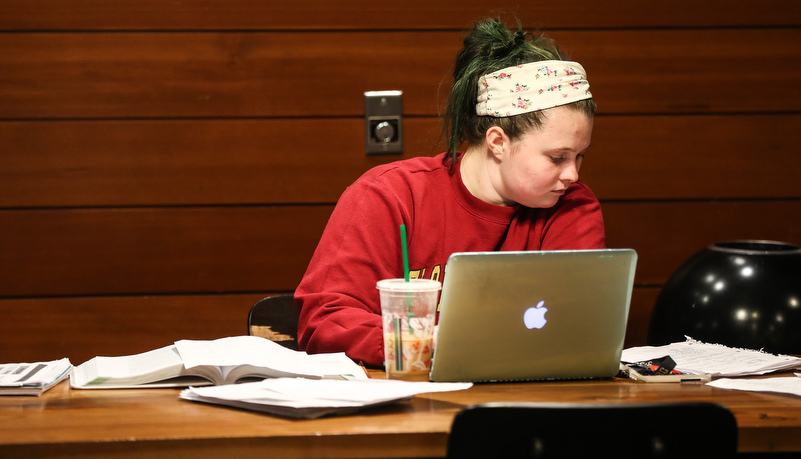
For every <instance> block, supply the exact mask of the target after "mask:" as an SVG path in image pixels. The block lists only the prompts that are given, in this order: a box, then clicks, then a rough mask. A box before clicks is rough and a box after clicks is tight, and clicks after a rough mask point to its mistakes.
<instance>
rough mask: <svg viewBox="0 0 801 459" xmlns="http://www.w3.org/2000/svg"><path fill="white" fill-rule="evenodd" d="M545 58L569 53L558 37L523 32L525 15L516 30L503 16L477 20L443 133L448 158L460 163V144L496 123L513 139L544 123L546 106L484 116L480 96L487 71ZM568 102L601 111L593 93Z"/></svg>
mask: <svg viewBox="0 0 801 459" xmlns="http://www.w3.org/2000/svg"><path fill="white" fill-rule="evenodd" d="M545 60H560V61H566V60H569V59H568V58H567V57H566V56H565V55H564V54H563V53H562V51H561V50H560V49H559V46H558V45H557V43H556V42H555V41H554V40H553V39H550V38H547V37H545V36H543V35H542V34H539V35H536V36H535V35H533V34H531V33H527V32H523V31H522V27H521V25H520V22H519V21H518V30H517V31H516V32H512V31H511V30H510V29H509V28H508V27H506V25H504V23H503V22H501V20H500V19H487V20H485V21H482V22H478V23H476V24H475V26H474V27H473V29H472V30H471V31H470V33H469V34H468V36H467V37H466V38H465V39H464V47H463V48H462V50H461V51H459V54H458V55H457V56H456V67H455V68H454V71H453V87H452V88H451V92H450V95H449V96H448V104H447V106H446V109H445V118H444V125H443V134H444V135H445V138H446V140H447V146H448V155H446V158H450V159H451V167H453V166H454V165H455V164H456V160H457V156H458V155H457V150H458V148H459V145H461V144H462V142H465V141H466V142H467V143H468V145H472V144H475V143H478V142H481V141H483V139H484V136H485V135H486V132H487V130H488V129H489V128H491V127H493V126H499V127H500V128H501V129H503V131H504V132H505V133H506V135H508V136H509V138H510V139H512V140H516V139H518V138H520V137H521V136H522V135H523V134H525V133H526V132H528V130H530V129H539V128H540V127H542V125H543V123H544V121H545V116H544V115H543V112H542V111H535V112H528V113H523V114H520V115H515V116H509V117H504V118H495V117H491V116H478V115H477V114H476V99H477V97H478V79H479V78H480V77H481V76H483V75H486V74H488V73H492V72H496V71H498V70H501V69H504V68H507V67H512V66H515V65H521V64H527V63H529V62H537V61H545ZM564 106H565V107H568V108H571V109H574V110H578V111H581V112H583V113H585V114H586V115H587V116H589V117H592V116H594V115H595V102H593V100H592V99H584V100H580V101H577V102H573V103H571V104H567V105H564Z"/></svg>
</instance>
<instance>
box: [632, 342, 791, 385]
mask: <svg viewBox="0 0 801 459" xmlns="http://www.w3.org/2000/svg"><path fill="white" fill-rule="evenodd" d="M666 355H669V356H670V357H671V358H672V359H673V360H674V361H675V362H676V369H677V370H679V371H681V372H683V373H693V374H703V373H709V374H713V375H717V376H744V375H759V374H765V373H770V372H773V371H779V370H786V369H791V368H797V367H799V366H801V358H798V357H792V356H787V355H773V354H768V353H765V352H760V351H756V350H750V349H738V348H731V347H727V346H722V345H719V344H708V343H702V342H700V341H696V340H694V339H692V338H688V339H687V341H684V342H679V343H672V344H668V345H665V346H641V347H633V348H629V349H624V350H623V353H622V355H621V357H620V359H621V360H622V361H623V362H640V361H645V360H650V359H655V358H659V357H664V356H666Z"/></svg>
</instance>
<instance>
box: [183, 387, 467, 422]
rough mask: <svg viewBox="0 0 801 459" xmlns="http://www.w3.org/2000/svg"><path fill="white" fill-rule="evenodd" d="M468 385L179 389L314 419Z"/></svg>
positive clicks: (204, 398)
mask: <svg viewBox="0 0 801 459" xmlns="http://www.w3.org/2000/svg"><path fill="white" fill-rule="evenodd" d="M472 385H473V384H472V383H435V382H428V381H399V380H391V379H364V380H351V381H345V380H326V379H320V380H312V379H297V378H274V379H265V380H262V381H259V382H251V383H243V384H237V385H235V386H218V387H197V388H195V387H192V388H189V389H185V390H183V391H182V392H181V394H180V395H179V398H181V399H183V400H190V401H194V402H202V403H209V404H213V405H223V406H228V407H233V408H240V409H246V410H251V411H257V412H261V413H268V414H272V415H277V416H283V417H288V418H296V419H314V418H319V417H322V416H330V415H344V414H350V413H353V412H355V411H357V410H361V409H364V408H368V407H375V406H380V405H386V404H389V403H395V402H403V401H408V400H409V399H411V398H412V397H414V396H415V395H418V394H422V393H430V392H446V391H456V390H464V389H468V388H470V387H472Z"/></svg>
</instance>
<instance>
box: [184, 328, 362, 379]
mask: <svg viewBox="0 0 801 459" xmlns="http://www.w3.org/2000/svg"><path fill="white" fill-rule="evenodd" d="M175 345H176V348H177V349H178V352H179V353H180V356H181V358H182V359H183V362H184V365H185V366H186V368H187V369H191V368H194V367H197V366H201V365H213V366H216V367H219V368H220V370H221V372H222V373H223V376H224V379H226V382H229V383H230V382H233V381H231V380H230V378H229V374H232V373H235V372H236V371H237V367H242V366H247V367H248V368H246V369H245V370H246V371H245V373H247V372H252V371H253V370H255V369H256V368H257V367H260V368H264V369H266V370H265V371H263V372H262V373H263V374H264V375H267V376H270V377H281V376H284V377H286V376H304V377H310V378H316V379H319V378H322V377H326V376H330V375H338V374H348V375H353V376H355V377H358V375H359V374H362V375H363V374H364V373H363V371H362V370H361V367H359V366H358V365H356V363H354V362H353V361H352V360H350V359H349V358H348V357H347V356H345V354H343V353H340V354H316V355H309V354H306V353H305V352H299V351H293V350H291V349H287V348H285V347H284V346H281V345H280V344H278V343H275V342H273V341H270V340H268V339H266V338H261V337H258V336H234V337H229V338H221V339H218V340H214V341H193V340H181V341H178V342H176V343H175ZM240 376H241V375H237V376H235V377H240ZM249 376H252V374H251V375H249ZM365 377H366V376H365Z"/></svg>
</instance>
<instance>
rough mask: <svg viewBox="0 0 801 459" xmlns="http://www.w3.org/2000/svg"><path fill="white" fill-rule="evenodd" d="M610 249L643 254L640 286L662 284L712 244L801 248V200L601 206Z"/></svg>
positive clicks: (669, 202)
mask: <svg viewBox="0 0 801 459" xmlns="http://www.w3.org/2000/svg"><path fill="white" fill-rule="evenodd" d="M602 208H603V213H604V222H605V224H606V234H607V238H606V242H607V245H608V246H609V247H631V248H633V249H635V250H637V252H638V253H639V261H638V264H637V277H636V279H637V280H636V282H637V283H638V284H639V285H661V284H663V283H664V282H665V281H666V280H667V278H668V276H670V274H672V273H673V271H675V270H676V268H678V267H679V265H680V264H681V263H682V262H684V261H685V260H686V259H687V258H689V257H690V256H691V255H692V254H694V253H696V252H697V251H699V250H701V249H703V248H704V247H706V246H707V245H709V244H713V243H715V242H721V241H731V240H746V239H757V240H773V241H782V242H788V243H791V244H796V245H801V224H799V223H801V217H799V216H801V200H787V201H782V200H767V201H761V200H753V201H750V200H749V201H664V202H638V201H634V202H608V203H602Z"/></svg>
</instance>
